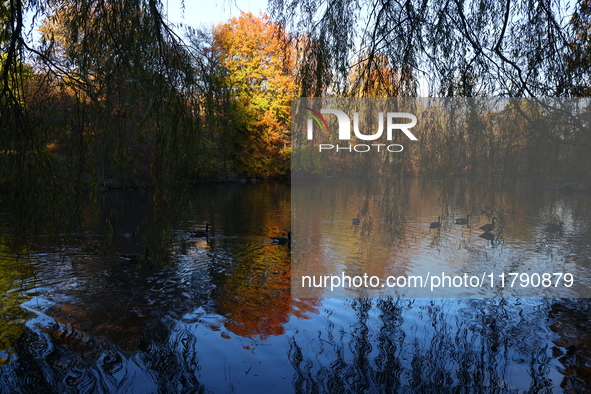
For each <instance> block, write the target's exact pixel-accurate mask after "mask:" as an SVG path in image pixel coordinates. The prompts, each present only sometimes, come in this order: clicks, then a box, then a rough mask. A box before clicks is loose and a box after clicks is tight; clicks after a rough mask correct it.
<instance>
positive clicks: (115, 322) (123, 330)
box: [46, 304, 145, 352]
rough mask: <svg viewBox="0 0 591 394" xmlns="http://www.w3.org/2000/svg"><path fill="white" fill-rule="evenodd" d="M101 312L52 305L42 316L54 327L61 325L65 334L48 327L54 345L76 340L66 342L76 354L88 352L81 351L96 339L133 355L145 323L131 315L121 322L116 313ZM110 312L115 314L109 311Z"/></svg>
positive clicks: (74, 306) (121, 319)
mask: <svg viewBox="0 0 591 394" xmlns="http://www.w3.org/2000/svg"><path fill="white" fill-rule="evenodd" d="M97 312H98V313H97ZM103 312H104V313H100V311H91V310H86V309H84V308H82V307H80V306H77V305H71V304H55V305H54V306H52V307H51V308H49V309H48V310H47V311H46V313H47V315H48V316H51V317H53V318H54V319H55V321H57V322H58V323H61V324H63V325H64V326H65V327H66V330H65V331H64V330H62V329H57V330H56V329H54V328H49V327H48V328H46V331H47V333H48V334H49V335H50V336H52V337H53V338H54V339H55V340H56V341H58V342H59V341H63V340H64V339H65V340H68V338H76V340H71V339H70V340H68V345H69V346H72V347H77V348H79V349H78V350H80V351H85V350H91V349H85V347H86V346H90V347H91V348H92V347H93V346H95V344H94V340H95V339H94V338H97V337H106V338H109V339H110V340H111V341H112V342H113V343H115V344H116V345H117V346H119V347H120V348H121V349H122V350H124V351H129V352H131V351H134V350H135V346H136V343H137V337H138V334H139V333H140V332H141V331H142V328H143V326H144V324H143V321H145V320H144V319H140V318H138V317H137V316H135V315H131V316H127V317H126V318H125V317H122V316H121V315H120V314H118V313H115V314H112V313H109V312H107V311H103ZM111 312H116V311H113V310H111ZM98 322H100V324H98ZM87 342H88V343H87Z"/></svg>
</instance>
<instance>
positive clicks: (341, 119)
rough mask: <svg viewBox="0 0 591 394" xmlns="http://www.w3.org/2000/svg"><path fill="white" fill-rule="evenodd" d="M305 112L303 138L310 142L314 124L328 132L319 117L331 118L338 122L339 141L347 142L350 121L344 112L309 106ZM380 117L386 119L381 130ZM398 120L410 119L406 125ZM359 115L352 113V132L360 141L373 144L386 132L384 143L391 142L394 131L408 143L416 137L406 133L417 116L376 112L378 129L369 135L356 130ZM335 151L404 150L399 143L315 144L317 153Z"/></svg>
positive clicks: (325, 124)
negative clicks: (402, 134)
mask: <svg viewBox="0 0 591 394" xmlns="http://www.w3.org/2000/svg"><path fill="white" fill-rule="evenodd" d="M304 108H305V109H306V110H307V111H308V112H309V116H310V117H309V118H308V120H307V139H308V140H313V139H314V125H315V124H316V126H317V128H318V130H321V131H325V132H329V127H328V122H327V121H326V119H325V117H324V116H323V114H331V115H335V116H336V119H337V121H338V136H339V140H341V141H350V140H351V119H350V117H349V115H347V114H346V113H345V112H344V111H341V110H337V109H321V110H320V111H316V110H314V109H312V108H309V107H304ZM384 117H385V118H386V121H385V123H386V125H385V127H384ZM402 119H410V122H406V123H403V122H400V120H402ZM359 122H360V120H359V112H354V113H353V133H354V135H355V137H356V138H358V139H359V140H362V141H376V140H378V139H379V138H381V137H382V136H383V134H384V129H385V130H386V140H387V141H392V140H393V139H394V136H395V131H402V132H403V133H404V135H406V137H408V138H409V139H410V140H411V141H416V140H417V137H415V135H414V134H413V133H412V132H411V131H410V128H412V127H413V126H415V125H416V124H417V117H416V116H415V115H413V114H411V113H407V112H385V113H384V112H379V113H378V119H377V124H378V129H377V131H376V132H375V133H373V134H364V133H362V132H361V130H360V128H359ZM330 150H333V151H335V152H341V151H345V152H359V153H364V152H369V151H372V150H375V151H377V152H382V151H387V152H402V151H403V150H404V147H403V146H402V145H400V144H380V143H372V144H355V145H349V144H347V145H344V146H341V145H338V144H337V145H335V144H328V143H320V144H319V145H318V151H319V152H322V151H330Z"/></svg>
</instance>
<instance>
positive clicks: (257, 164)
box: [213, 12, 296, 177]
mask: <svg viewBox="0 0 591 394" xmlns="http://www.w3.org/2000/svg"><path fill="white" fill-rule="evenodd" d="M213 36H214V42H215V46H216V47H217V48H216V49H217V51H218V53H219V56H220V61H221V64H222V65H223V67H224V68H226V69H227V71H228V80H227V83H228V85H229V87H230V90H231V94H232V98H233V100H234V102H235V104H236V105H235V108H236V110H235V111H236V112H235V124H236V136H235V147H234V148H235V153H236V159H237V161H238V163H239V165H240V167H241V168H242V170H243V171H244V172H245V173H246V174H247V175H248V176H252V177H269V176H278V175H285V174H287V172H288V170H289V160H290V154H291V146H290V124H289V113H290V108H291V107H290V105H291V98H292V97H293V96H295V94H296V84H295V79H294V64H295V59H294V50H293V47H292V46H291V45H290V44H289V42H288V37H287V34H286V32H285V30H284V29H283V28H282V27H281V25H279V24H278V23H276V22H273V21H272V20H271V19H270V18H269V17H268V16H267V15H261V16H259V17H256V16H254V15H253V14H251V13H244V12H243V13H241V14H240V16H238V17H235V18H232V19H230V20H229V21H228V22H227V23H222V24H219V25H217V26H216V27H215V28H214V30H213Z"/></svg>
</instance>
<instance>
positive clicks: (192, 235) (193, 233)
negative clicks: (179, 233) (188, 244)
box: [189, 222, 209, 238]
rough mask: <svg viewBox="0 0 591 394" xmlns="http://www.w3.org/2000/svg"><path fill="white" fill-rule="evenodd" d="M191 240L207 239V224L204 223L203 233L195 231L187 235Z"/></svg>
mask: <svg viewBox="0 0 591 394" xmlns="http://www.w3.org/2000/svg"><path fill="white" fill-rule="evenodd" d="M189 234H190V235H191V237H193V238H203V237H209V222H205V231H203V230H197V231H191V232H190V233H189Z"/></svg>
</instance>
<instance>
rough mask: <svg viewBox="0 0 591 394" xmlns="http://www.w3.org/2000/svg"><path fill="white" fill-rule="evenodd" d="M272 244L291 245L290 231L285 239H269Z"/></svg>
mask: <svg viewBox="0 0 591 394" xmlns="http://www.w3.org/2000/svg"><path fill="white" fill-rule="evenodd" d="M271 239H272V240H273V243H274V244H278V245H285V244H291V231H290V232H288V233H287V238H285V237H271Z"/></svg>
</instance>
